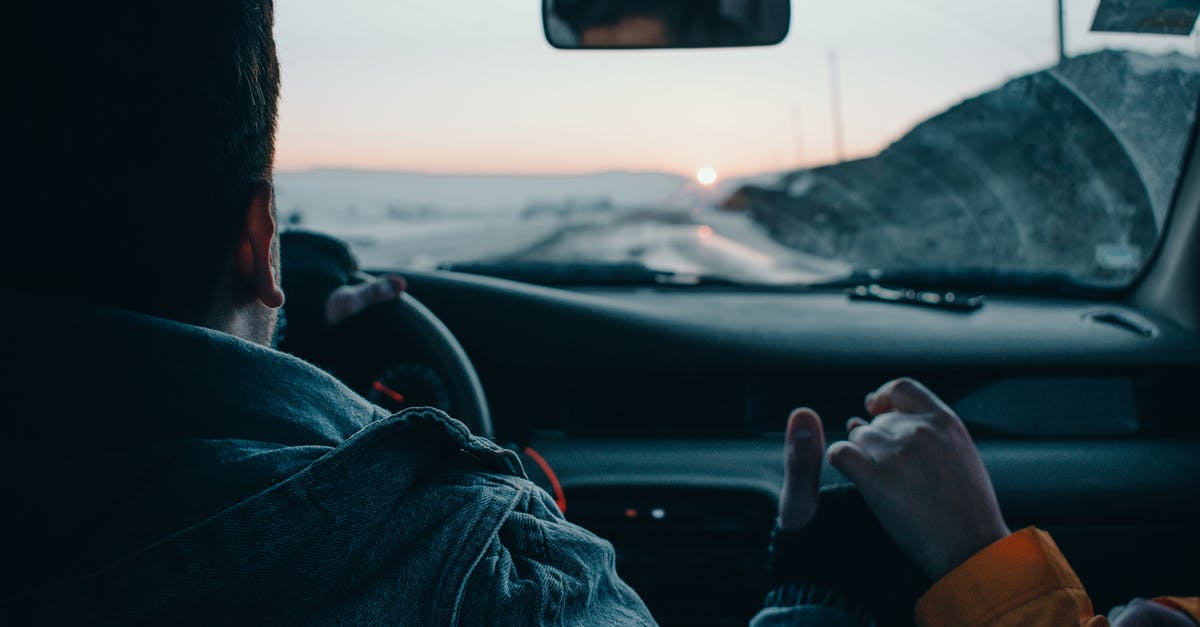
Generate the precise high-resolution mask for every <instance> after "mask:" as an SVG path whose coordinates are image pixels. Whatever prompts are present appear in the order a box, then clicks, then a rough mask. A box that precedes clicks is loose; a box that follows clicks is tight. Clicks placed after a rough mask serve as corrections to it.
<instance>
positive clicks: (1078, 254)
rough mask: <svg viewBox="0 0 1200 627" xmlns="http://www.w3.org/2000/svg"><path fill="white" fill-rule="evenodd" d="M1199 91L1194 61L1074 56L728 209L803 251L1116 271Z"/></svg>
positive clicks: (871, 259) (1140, 238) (1128, 258)
mask: <svg viewBox="0 0 1200 627" xmlns="http://www.w3.org/2000/svg"><path fill="white" fill-rule="evenodd" d="M1198 96H1200V59H1196V58H1193V57H1186V56H1183V55H1179V54H1172V55H1167V56H1150V55H1145V54H1139V53H1125V52H1114V51H1104V52H1098V53H1094V54H1090V55H1086V56H1081V57H1077V58H1073V59H1068V60H1066V61H1064V62H1063V63H1061V64H1060V65H1058V66H1056V67H1053V68H1050V69H1047V70H1044V71H1040V72H1036V73H1033V74H1030V75H1027V76H1022V77H1020V78H1017V79H1014V80H1012V81H1010V82H1008V83H1006V84H1004V85H1003V86H1001V87H999V88H998V89H996V90H994V91H991V92H988V93H985V94H983V95H980V96H978V97H976V98H972V99H969V100H967V101H965V102H962V103H960V104H958V105H956V106H954V107H953V108H951V109H949V110H948V111H946V112H945V113H942V114H941V115H938V116H935V117H933V118H931V119H929V120H927V121H926V122H924V123H921V124H919V125H918V126H917V127H916V128H914V129H913V130H912V131H911V132H909V133H908V134H907V135H905V136H904V137H903V138H901V139H900V140H898V141H897V142H895V143H894V144H893V145H891V146H890V147H888V148H887V149H885V150H884V151H883V152H881V153H880V154H879V155H877V156H875V157H871V158H868V159H860V160H857V161H850V162H846V163H841V164H837V165H830V166H825V167H819V168H814V169H808V170H799V171H795V172H789V173H786V174H784V175H782V176H780V177H778V178H777V179H776V180H774V181H773V182H770V183H761V182H760V183H756V184H752V185H746V186H743V187H742V188H741V189H739V190H737V191H736V192H735V193H734V194H733V195H732V196H731V197H730V198H728V199H727V200H726V201H725V203H724V207H725V208H727V209H730V210H737V211H743V212H745V213H746V214H747V215H749V216H750V217H751V218H752V219H754V220H755V221H757V222H758V223H760V224H761V225H762V226H763V227H765V228H766V229H767V231H768V232H769V233H770V234H771V236H772V237H773V238H775V239H776V240H777V241H779V242H781V243H783V244H785V245H787V246H789V247H791V248H793V249H795V250H798V251H801V252H804V253H807V254H812V255H817V256H821V257H829V258H836V259H844V260H847V261H850V262H851V263H854V264H855V265H858V266H861V267H881V268H891V269H895V268H905V267H907V268H931V267H956V268H964V267H968V268H987V269H994V270H1009V271H1013V270H1017V271H1019V270H1041V271H1060V272H1064V273H1069V274H1072V275H1074V276H1077V277H1087V278H1090V279H1094V280H1096V281H1101V282H1104V281H1114V282H1121V281H1125V280H1127V279H1128V278H1130V277H1131V276H1132V273H1133V272H1136V270H1137V269H1138V268H1139V267H1140V266H1141V264H1142V263H1143V262H1144V260H1145V259H1146V258H1147V256H1148V255H1149V254H1150V252H1151V251H1152V250H1153V248H1154V246H1155V244H1156V241H1157V238H1158V232H1159V229H1160V227H1161V225H1162V224H1163V222H1164V219H1165V216H1166V213H1167V210H1168V208H1169V205H1170V202H1171V199H1172V195H1173V193H1174V190H1175V185H1176V181H1177V179H1178V175H1179V172H1180V164H1181V163H1182V161H1183V157H1184V150H1185V148H1186V146H1187V143H1188V130H1189V129H1190V128H1191V124H1192V119H1193V116H1194V115H1195V112H1196V108H1197V98H1198ZM881 106H882V105H881Z"/></svg>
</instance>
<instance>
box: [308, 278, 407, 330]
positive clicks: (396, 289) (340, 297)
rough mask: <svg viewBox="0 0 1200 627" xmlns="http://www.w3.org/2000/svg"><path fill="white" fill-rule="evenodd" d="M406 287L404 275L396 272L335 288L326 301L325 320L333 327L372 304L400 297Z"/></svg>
mask: <svg viewBox="0 0 1200 627" xmlns="http://www.w3.org/2000/svg"><path fill="white" fill-rule="evenodd" d="M406 289H408V282H407V281H405V280H404V277H402V276H399V275H395V274H389V275H384V276H381V277H377V278H376V279H375V280H373V281H369V282H367V283H359V284H357V285H343V286H342V287H339V288H337V289H336V290H334V291H333V293H332V294H330V295H329V299H328V300H326V301H325V321H326V322H328V323H329V326H331V327H334V326H337V325H338V324H339V323H341V322H342V321H343V320H345V319H346V318H349V317H351V316H353V315H354V314H357V313H359V312H360V311H362V310H364V309H366V308H367V307H370V306H371V305H378V304H379V303H383V302H387V301H389V300H391V299H393V298H397V297H399V296H400V294H401V293H403V292H404V290H406Z"/></svg>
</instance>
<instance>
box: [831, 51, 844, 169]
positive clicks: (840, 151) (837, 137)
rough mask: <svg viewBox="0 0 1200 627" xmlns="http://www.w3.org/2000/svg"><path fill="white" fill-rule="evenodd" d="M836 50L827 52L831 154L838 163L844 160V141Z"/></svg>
mask: <svg viewBox="0 0 1200 627" xmlns="http://www.w3.org/2000/svg"><path fill="white" fill-rule="evenodd" d="M840 74H841V72H840V69H839V68H838V55H837V51H836V50H830V51H829V98H830V104H831V105H832V107H833V154H834V156H836V157H837V160H838V163H841V162H843V161H845V160H846V139H845V133H844V130H843V128H842V126H843V124H844V119H843V115H842V77H841V75H840Z"/></svg>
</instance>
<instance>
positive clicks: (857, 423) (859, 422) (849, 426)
mask: <svg viewBox="0 0 1200 627" xmlns="http://www.w3.org/2000/svg"><path fill="white" fill-rule="evenodd" d="M869 424H871V423H869V422H867V421H866V420H863V419H862V418H859V417H858V416H855V417H853V418H851V419H850V420H847V421H846V433H850V432H851V431H854V430H855V429H857V428H859V427H865V426H867V425H869Z"/></svg>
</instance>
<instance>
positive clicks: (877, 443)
mask: <svg viewBox="0 0 1200 627" xmlns="http://www.w3.org/2000/svg"><path fill="white" fill-rule="evenodd" d="M848 439H849V440H850V442H852V443H854V444H856V445H858V447H859V448H861V449H862V450H863V451H864V452H865V453H866V454H868V455H870V456H871V457H872V458H873V459H876V460H878V459H879V454H880V453H883V452H885V451H888V450H891V449H893V448H895V447H896V445H897V441H896V438H894V437H893V436H892V434H890V433H888V432H886V431H884V430H882V429H877V428H875V426H874V425H868V426H865V427H859V428H857V429H855V430H853V431H851V432H850V437H849V438H848Z"/></svg>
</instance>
